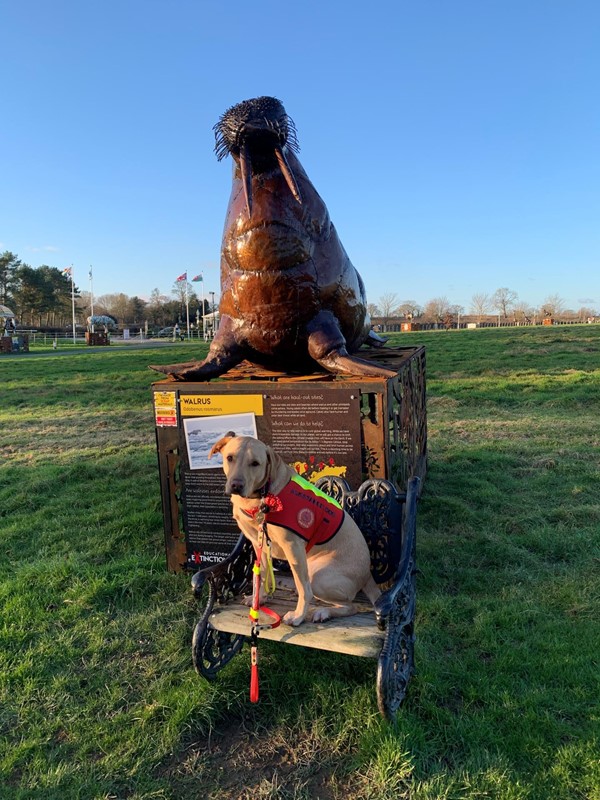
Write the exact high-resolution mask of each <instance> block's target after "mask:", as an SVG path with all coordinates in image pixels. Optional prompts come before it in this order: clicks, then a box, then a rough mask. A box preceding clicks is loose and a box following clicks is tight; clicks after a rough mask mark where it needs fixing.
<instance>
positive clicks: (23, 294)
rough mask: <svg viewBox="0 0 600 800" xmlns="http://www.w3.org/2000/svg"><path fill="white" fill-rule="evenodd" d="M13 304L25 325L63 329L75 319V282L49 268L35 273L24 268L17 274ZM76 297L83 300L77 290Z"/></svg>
mask: <svg viewBox="0 0 600 800" xmlns="http://www.w3.org/2000/svg"><path fill="white" fill-rule="evenodd" d="M13 277H14V282H13V288H12V301H13V304H14V305H15V309H14V311H15V313H16V314H17V316H18V317H19V318H20V320H21V322H23V323H25V324H31V325H42V324H43V322H44V319H45V321H46V324H48V323H51V324H53V325H55V324H57V322H58V324H60V325H63V324H64V323H65V321H66V320H69V321H70V319H71V279H70V278H69V277H67V276H65V275H63V273H62V271H61V270H59V269H57V268H56V267H49V266H47V265H46V264H44V265H42V266H41V267H38V268H37V269H34V268H33V267H30V266H29V265H28V264H21V265H20V266H19V267H17V269H16V270H15V274H14V276H13ZM74 290H75V296H76V297H78V296H79V291H78V289H77V287H76V286H75V287H74Z"/></svg>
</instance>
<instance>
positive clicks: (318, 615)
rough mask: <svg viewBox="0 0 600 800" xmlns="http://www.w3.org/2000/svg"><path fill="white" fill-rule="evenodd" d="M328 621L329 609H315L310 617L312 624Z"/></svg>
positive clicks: (329, 617) (329, 616)
mask: <svg viewBox="0 0 600 800" xmlns="http://www.w3.org/2000/svg"><path fill="white" fill-rule="evenodd" d="M328 619H331V609H330V608H317V610H316V611H315V613H314V614H313V616H312V621H313V622H327V620H328Z"/></svg>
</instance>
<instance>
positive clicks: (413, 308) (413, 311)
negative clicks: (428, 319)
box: [397, 300, 423, 319]
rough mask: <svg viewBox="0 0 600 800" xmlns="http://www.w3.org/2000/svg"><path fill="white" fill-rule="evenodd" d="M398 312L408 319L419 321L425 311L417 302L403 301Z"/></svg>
mask: <svg viewBox="0 0 600 800" xmlns="http://www.w3.org/2000/svg"><path fill="white" fill-rule="evenodd" d="M397 311H398V313H399V314H400V315H401V316H403V317H406V319H417V317H420V316H422V314H423V309H422V308H421V306H420V305H419V304H418V303H417V302H416V301H415V300H403V301H402V302H401V303H400V304H399V306H398V309H397Z"/></svg>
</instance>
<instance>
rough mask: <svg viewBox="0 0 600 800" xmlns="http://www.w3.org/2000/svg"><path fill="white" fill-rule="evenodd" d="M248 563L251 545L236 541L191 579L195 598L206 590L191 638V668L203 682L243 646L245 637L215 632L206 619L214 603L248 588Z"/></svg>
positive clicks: (227, 599) (249, 580)
mask: <svg viewBox="0 0 600 800" xmlns="http://www.w3.org/2000/svg"><path fill="white" fill-rule="evenodd" d="M252 561H253V549H252V545H251V543H250V542H249V541H248V540H247V539H245V538H244V537H240V539H239V541H238V543H237V545H236V546H235V548H234V550H233V552H232V553H231V555H230V556H229V557H228V558H226V559H225V561H221V562H220V563H219V564H216V565H215V566H213V567H210V568H208V569H205V570H200V571H199V572H197V573H196V574H195V575H194V577H193V578H192V588H193V591H194V594H195V595H196V597H198V598H200V597H201V596H202V594H203V590H204V587H205V586H208V591H207V597H206V604H205V607H204V611H203V614H202V617H201V618H200V620H199V622H198V624H197V625H196V627H195V629H194V635H193V638H192V660H193V662H194V667H195V668H196V670H197V672H199V673H200V675H203V676H204V677H205V678H206V679H207V680H214V678H215V677H216V675H217V672H219V670H221V669H223V667H224V666H225V665H226V664H228V663H229V662H230V661H231V659H232V658H233V657H234V656H235V655H237V653H239V651H240V650H241V649H242V646H243V644H244V641H245V638H246V637H245V636H242V635H237V634H232V633H223V632H222V631H217V630H215V629H214V628H212V627H211V625H210V622H209V619H210V615H211V614H212V610H213V608H214V605H215V603H227V602H228V601H229V600H231V599H232V598H233V597H235V596H236V595H238V594H241V593H242V592H243V591H244V590H245V589H246V588H247V587H248V586H249V585H250V584H251V580H252Z"/></svg>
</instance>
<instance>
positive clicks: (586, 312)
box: [577, 306, 597, 322]
mask: <svg viewBox="0 0 600 800" xmlns="http://www.w3.org/2000/svg"><path fill="white" fill-rule="evenodd" d="M596 316H597V313H596V310H595V309H594V308H592V307H591V306H581V308H580V309H579V311H577V319H578V320H579V321H580V322H587V320H588V319H595V317H596Z"/></svg>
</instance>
